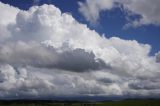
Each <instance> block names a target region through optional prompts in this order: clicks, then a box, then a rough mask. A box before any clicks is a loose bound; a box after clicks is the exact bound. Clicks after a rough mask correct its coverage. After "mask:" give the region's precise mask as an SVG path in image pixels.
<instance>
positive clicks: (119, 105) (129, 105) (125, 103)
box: [0, 100, 160, 106]
mask: <svg viewBox="0 0 160 106" xmlns="http://www.w3.org/2000/svg"><path fill="white" fill-rule="evenodd" d="M0 106H160V100H122V101H105V102H71V101H67V102H58V101H39V100H38V101H19V100H18V101H0Z"/></svg>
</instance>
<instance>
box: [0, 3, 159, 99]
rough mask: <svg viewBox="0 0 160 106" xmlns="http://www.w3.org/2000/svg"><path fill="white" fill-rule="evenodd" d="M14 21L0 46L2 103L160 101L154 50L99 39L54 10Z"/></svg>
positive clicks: (133, 43)
mask: <svg viewBox="0 0 160 106" xmlns="http://www.w3.org/2000/svg"><path fill="white" fill-rule="evenodd" d="M0 5H3V6H4V7H8V5H6V4H2V3H1V4H0ZM12 8H13V9H14V7H9V9H12ZM7 15H10V14H9V13H8V14H7ZM11 15H12V14H11ZM14 16H15V20H14V19H13V20H12V19H11V20H12V21H8V23H6V25H5V27H6V28H8V29H7V31H8V32H9V33H10V34H11V36H10V37H9V38H6V39H4V40H3V42H0V98H1V99H11V98H12V99H13V98H19V99H20V98H41V99H42V98H56V99H58V98H63V97H64V98H65V97H70V98H72V97H73V98H75V97H76V98H77V99H78V97H86V96H87V97H97V96H98V97H99V96H103V97H104V96H105V97H108V98H109V97H115V96H118V97H130V96H134V97H139V96H145V97H151V96H153V97H157V96H159V94H160V88H159V86H158V85H159V84H160V83H159V82H160V79H159V75H160V72H159V70H160V65H159V63H158V62H157V61H156V60H155V58H156V57H157V56H158V55H157V56H149V52H150V49H151V47H150V45H148V44H141V43H139V42H137V41H134V40H123V39H120V38H117V37H112V38H105V37H101V36H100V35H99V34H98V33H97V32H95V31H94V30H90V29H89V28H87V26H86V25H84V24H81V23H78V22H77V21H76V20H75V19H74V18H73V17H72V16H71V15H69V14H66V13H61V11H60V10H59V9H58V8H56V7H55V6H53V5H43V6H40V7H38V6H34V7H31V8H30V9H29V10H27V11H23V10H19V12H17V13H16V12H15V13H14ZM1 20H2V19H1ZM0 22H1V21H0ZM0 31H1V32H0V35H1V36H4V34H5V33H4V32H3V31H4V30H0ZM146 84H147V85H146Z"/></svg>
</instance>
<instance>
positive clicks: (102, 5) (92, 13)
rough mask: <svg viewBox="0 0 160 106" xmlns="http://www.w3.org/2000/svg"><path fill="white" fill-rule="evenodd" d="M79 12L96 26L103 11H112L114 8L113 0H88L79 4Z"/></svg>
mask: <svg viewBox="0 0 160 106" xmlns="http://www.w3.org/2000/svg"><path fill="white" fill-rule="evenodd" d="M78 4H79V6H80V8H79V11H80V12H81V13H82V14H83V16H84V17H85V18H86V20H87V21H89V22H91V23H92V24H96V23H97V20H98V19H99V17H100V12H101V11H106V10H110V9H112V8H113V7H114V2H113V0H86V2H85V3H82V2H79V3H78Z"/></svg>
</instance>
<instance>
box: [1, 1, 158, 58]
mask: <svg viewBox="0 0 160 106" xmlns="http://www.w3.org/2000/svg"><path fill="white" fill-rule="evenodd" d="M0 1H2V2H3V3H7V4H10V5H13V6H15V7H18V8H20V9H25V10H27V9H28V8H30V7H31V6H33V5H42V4H53V5H55V6H57V7H58V8H60V10H61V11H62V12H69V13H71V14H72V16H73V17H74V18H75V19H76V20H77V21H79V22H80V23H84V24H87V25H88V27H89V28H91V29H93V30H96V31H97V32H98V33H100V34H105V36H106V37H112V36H117V37H120V38H122V39H128V40H137V41H138V42H140V43H147V44H150V45H151V46H152V51H151V55H154V54H155V53H156V52H158V51H159V50H160V25H152V24H149V25H142V26H140V27H136V28H133V27H129V28H127V29H124V28H123V27H124V25H125V24H126V23H127V21H126V19H125V13H124V12H122V10H121V9H119V8H115V9H112V10H110V11H103V12H101V13H100V19H99V21H98V24H96V25H92V24H90V23H89V22H88V21H86V19H85V18H84V17H83V15H82V14H81V13H80V12H79V11H78V8H79V5H78V3H77V2H78V1H81V2H84V0H69V1H66V0H38V1H37V2H34V0H0ZM35 1H36V0H35ZM135 18H137V17H135Z"/></svg>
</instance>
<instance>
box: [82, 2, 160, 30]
mask: <svg viewBox="0 0 160 106" xmlns="http://www.w3.org/2000/svg"><path fill="white" fill-rule="evenodd" d="M159 5H160V1H159V0H86V1H85V2H79V6H80V7H79V11H80V13H82V15H83V16H84V17H85V18H86V20H87V21H89V22H91V23H93V24H94V23H96V22H97V21H98V20H99V15H100V13H101V12H102V11H107V10H108V11H109V10H112V9H114V8H122V10H123V12H124V13H125V15H126V19H127V21H128V23H127V24H126V25H125V27H139V26H142V25H150V24H152V25H160V12H159V10H160V7H159ZM133 16H136V17H137V18H134V19H133ZM131 17H132V18H131Z"/></svg>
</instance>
